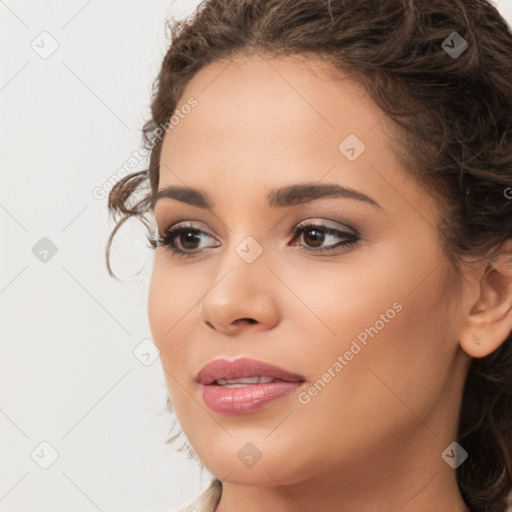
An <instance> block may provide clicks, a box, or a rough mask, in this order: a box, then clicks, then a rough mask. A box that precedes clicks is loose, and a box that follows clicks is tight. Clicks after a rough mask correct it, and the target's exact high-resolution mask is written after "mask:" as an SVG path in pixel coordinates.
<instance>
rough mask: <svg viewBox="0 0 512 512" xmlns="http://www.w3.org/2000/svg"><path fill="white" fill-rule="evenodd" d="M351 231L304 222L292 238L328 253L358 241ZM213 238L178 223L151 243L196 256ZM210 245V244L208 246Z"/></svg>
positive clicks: (309, 249) (305, 248) (313, 250)
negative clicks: (201, 243)
mask: <svg viewBox="0 0 512 512" xmlns="http://www.w3.org/2000/svg"><path fill="white" fill-rule="evenodd" d="M350 229H351V231H342V230H339V229H335V228H332V227H329V226H325V225H323V224H312V223H309V224H305V225H304V224H303V225H299V226H297V227H296V228H295V230H294V232H293V238H292V240H296V239H298V238H302V239H303V240H304V241H305V244H306V245H302V244H292V245H300V246H301V247H303V248H302V249H301V250H302V251H305V252H309V253H317V254H318V253H326V252H330V251H336V250H338V249H339V248H341V249H342V250H346V249H348V248H350V247H352V246H353V245H355V244H356V243H357V241H358V240H359V235H358V234H356V232H355V230H353V229H352V228H350ZM206 237H209V238H212V239H214V238H213V237H212V236H211V235H210V234H208V233H206V232H205V231H202V230H200V229H198V228H194V227H192V226H184V225H178V226H174V227H171V228H169V229H167V230H166V231H165V233H164V234H163V235H162V236H159V237H158V238H157V239H156V240H152V241H151V243H152V245H153V247H154V248H156V247H157V246H159V245H162V246H166V247H168V248H169V250H170V251H171V252H172V253H173V254H178V255H179V256H185V257H186V256H194V255H196V254H198V253H200V252H203V251H204V250H205V248H204V247H198V246H197V244H198V243H200V241H201V239H202V238H206ZM330 239H331V240H336V239H338V240H340V239H341V241H340V242H338V243H335V244H334V245H333V244H331V245H328V246H327V247H321V246H322V245H324V243H325V242H327V241H329V240H330ZM218 246H219V245H218V244H217V245H213V246H210V247H218ZM207 247H208V246H207Z"/></svg>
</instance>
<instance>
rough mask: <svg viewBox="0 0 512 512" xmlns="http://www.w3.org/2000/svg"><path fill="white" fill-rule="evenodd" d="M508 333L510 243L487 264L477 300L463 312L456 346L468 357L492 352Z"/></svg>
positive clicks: (511, 315) (511, 319)
mask: <svg viewBox="0 0 512 512" xmlns="http://www.w3.org/2000/svg"><path fill="white" fill-rule="evenodd" d="M511 332H512V240H507V242H506V243H505V244H503V246H502V250H501V251H500V252H499V254H498V255H497V256H495V257H494V258H493V260H492V262H489V264H488V265H487V267H486V268H485V271H484V272H483V275H482V277H481V279H480V284H479V297H478V300H477V301H476V302H475V303H474V304H473V306H472V307H471V309H470V311H469V312H468V313H467V317H466V320H465V326H464V328H463V330H462V332H461V333H460V341H459V343H460V346H461V348H462V350H464V352H466V353H467V354H468V355H469V356H471V357H475V358H481V357H485V356H487V355H489V354H491V353H492V352H494V351H495V350H496V349H497V348H498V347H499V346H500V345H501V344H502V343H503V342H504V341H505V340H506V339H507V337H508V336H509V335H510V333H511Z"/></svg>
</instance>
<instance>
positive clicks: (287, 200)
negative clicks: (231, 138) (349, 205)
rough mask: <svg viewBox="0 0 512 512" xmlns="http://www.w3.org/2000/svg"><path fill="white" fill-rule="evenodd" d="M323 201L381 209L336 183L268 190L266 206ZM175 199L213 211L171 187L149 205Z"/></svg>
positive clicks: (202, 198)
mask: <svg viewBox="0 0 512 512" xmlns="http://www.w3.org/2000/svg"><path fill="white" fill-rule="evenodd" d="M327 197H342V198H347V199H356V200H358V201H364V202H366V203H369V204H371V205H372V206H374V207H376V208H382V206H381V205H380V204H379V203H377V201H375V199H372V198H371V197H369V196H367V195H366V194H363V193H362V192H358V191H357V190H354V189H352V188H348V187H343V186H341V185H338V184H336V183H323V184H317V183H301V184H297V185H288V186H285V187H282V188H277V189H272V190H270V191H269V192H268V193H267V195H266V200H267V204H268V205H269V206H270V207H271V208H285V207H290V206H296V205H300V204H303V203H308V202H310V201H314V200H315V199H322V198H327ZM164 198H166V199H175V200H176V201H180V202H182V203H186V204H190V205H192V206H197V207H199V208H205V209H210V208H213V207H214V203H213V202H212V201H211V199H210V198H209V197H208V196H207V195H206V194H205V193H203V192H201V191H200V190H198V189H195V188H191V187H182V186H177V185H171V186H169V187H165V188H163V189H161V190H159V191H158V192H157V193H156V194H155V196H154V197H153V199H152V201H151V206H152V207H153V208H154V206H155V204H156V203H157V201H159V200H160V199H164Z"/></svg>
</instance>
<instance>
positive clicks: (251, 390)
mask: <svg viewBox="0 0 512 512" xmlns="http://www.w3.org/2000/svg"><path fill="white" fill-rule="evenodd" d="M302 384H304V383H303V382H284V381H277V382H269V383H268V384H252V385H251V384H249V385H247V386H244V387H243V388H242V387H240V388H225V387H222V386H217V385H215V384H209V385H207V386H206V385H204V384H203V385H201V387H202V389H203V400H204V402H205V404H206V405H207V406H208V407H209V408H210V409H211V410H212V411H214V412H218V413H221V414H247V413H250V412H254V411H258V410H260V409H263V408H264V407H267V406H268V405H269V404H271V403H272V402H274V401H275V400H278V399H279V398H283V397H285V396H288V395H290V394H292V393H294V392H295V391H297V389H298V388H299V387H300V386H301V385H302Z"/></svg>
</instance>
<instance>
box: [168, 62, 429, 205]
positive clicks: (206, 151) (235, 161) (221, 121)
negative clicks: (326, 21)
mask: <svg viewBox="0 0 512 512" xmlns="http://www.w3.org/2000/svg"><path fill="white" fill-rule="evenodd" d="M190 98H194V99H195V100H196V102H197V105H196V106H195V107H194V108H192V109H187V111H188V113H187V114H186V115H182V116H180V118H181V119H180V121H179V123H178V124H177V125H176V126H174V127H173V128H172V129H171V130H170V131H169V133H167V134H166V136H165V138H164V143H163V147H162V153H161V158H160V162H161V164H160V180H159V189H162V188H165V187H169V186H173V185H175V186H176V185H179V186H194V187H201V188H202V189H203V190H205V189H206V190H210V191H211V195H212V196H219V194H221V192H222V194H221V195H222V199H223V201H224V202H229V203H231V204H233V207H235V203H236V206H239V207H240V208H241V207H242V206H243V205H244V204H247V201H248V200H249V199H251V198H250V197H248V196H247V193H248V191H251V190H253V191H254V192H255V194H257V195H258V197H259V196H262V197H263V195H262V194H263V193H264V192H265V191H266V190H268V189H270V188H276V187H280V186H286V185H290V184H293V183H300V182H312V181H314V182H319V181H320V180H322V179H324V178H325V181H328V182H337V183H340V184H342V185H344V186H346V187H349V188H353V189H356V190H364V191H365V192H366V193H367V194H369V195H373V197H380V198H381V200H379V202H380V203H381V204H384V203H386V202H392V201H394V200H396V197H395V195H396V193H397V191H398V192H399V193H400V194H402V195H409V196H410V198H409V200H412V201H417V199H418V194H420V195H423V196H424V193H422V191H421V190H418V189H417V187H416V186H415V184H414V183H411V178H410V177H409V176H408V175H407V173H405V172H404V170H403V169H401V168H400V165H399V164H398V162H397V160H396V158H395V156H394V154H393V151H392V147H393V141H392V139H391V138H390V134H391V133H392V132H391V130H390V129H389V127H388V124H387V123H388V120H387V118H385V116H384V113H383V112H382V110H381V109H380V108H379V107H378V106H377V105H376V104H375V103H374V102H373V100H372V99H371V98H370V97H369V95H368V94H367V93H366V91H365V90H364V88H363V87H362V86H361V85H360V84H358V83H357V82H355V81H354V79H353V78H352V77H351V76H350V74H349V73H348V72H347V73H346V74H343V73H341V72H338V71H336V73H335V72H334V69H333V68H329V66H328V65H327V64H326V63H325V62H323V61H321V60H314V59H311V58H305V57H300V58H299V57H284V58H275V57H272V58H271V57H266V56H260V55H256V56H253V57H250V58H249V57H245V56H244V57H235V58H233V59H232V60H231V61H229V60H223V61H216V62H214V63H212V64H210V65H208V66H205V67H204V68H202V69H201V70H199V71H198V72H197V74H196V75H195V76H194V77H193V78H192V79H191V81H190V82H189V84H188V85H187V87H186V88H185V90H184V92H183V94H182V97H181V99H180V101H179V102H178V105H177V111H179V110H180V107H181V106H182V105H185V104H186V103H187V102H188V101H189V100H190ZM354 137H355V138H354ZM345 140H349V141H352V142H353V141H356V143H357V144H359V143H360V145H361V148H363V150H362V152H361V154H360V156H358V157H357V159H356V160H353V161H351V160H349V159H348V158H347V156H346V155H345V154H343V152H342V150H341V149H340V147H343V144H344V141H345ZM357 141H359V142H357ZM340 145H341V146H340ZM411 186H412V188H413V189H415V190H412V189H411ZM395 202H396V201H395ZM238 203H240V204H238Z"/></svg>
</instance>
